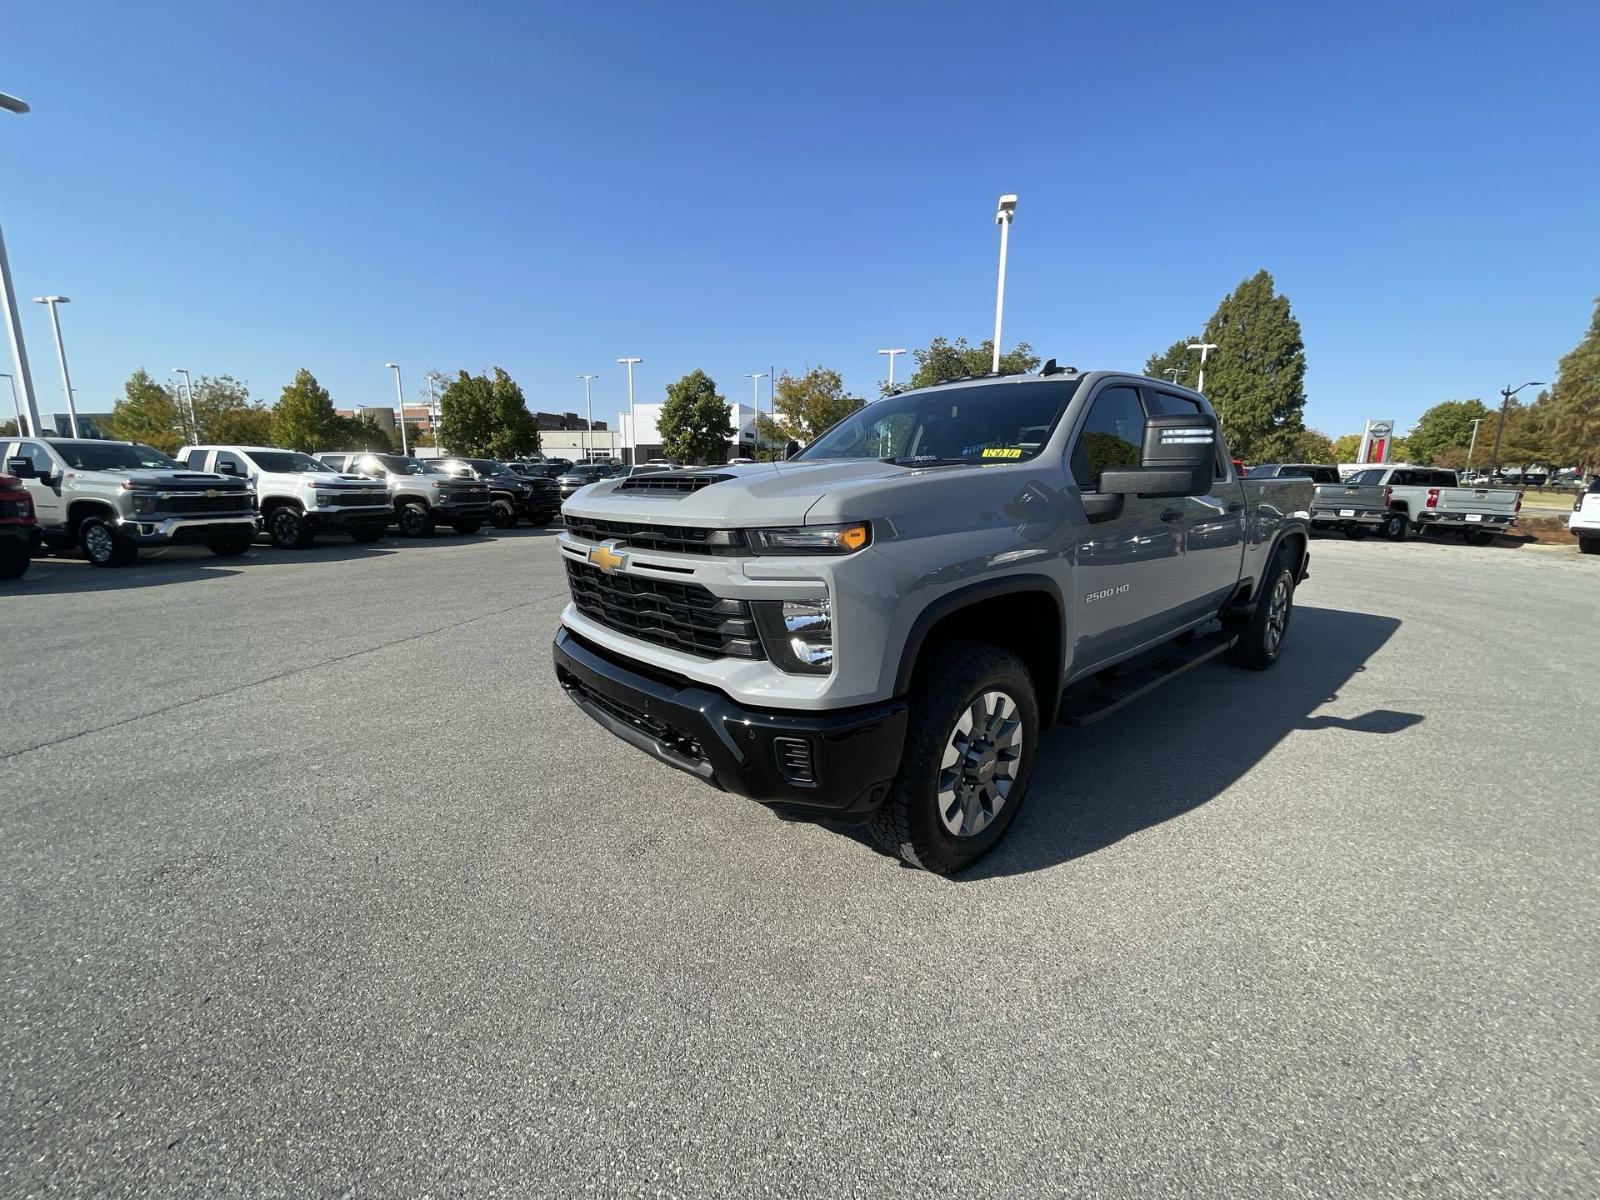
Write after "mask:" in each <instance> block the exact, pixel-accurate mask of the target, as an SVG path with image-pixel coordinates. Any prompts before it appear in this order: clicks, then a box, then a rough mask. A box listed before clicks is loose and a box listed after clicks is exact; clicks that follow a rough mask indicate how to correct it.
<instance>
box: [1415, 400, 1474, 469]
mask: <svg viewBox="0 0 1600 1200" xmlns="http://www.w3.org/2000/svg"><path fill="white" fill-rule="evenodd" d="M1488 415H1489V408H1488V406H1487V405H1486V404H1484V402H1483V401H1482V400H1443V401H1440V402H1439V403H1438V404H1435V405H1434V406H1433V407H1432V408H1430V409H1428V410H1427V411H1426V412H1425V413H1423V414H1422V416H1420V417H1419V418H1417V423H1416V424H1415V425H1413V426H1412V427H1411V432H1410V433H1408V434H1406V444H1407V445H1408V446H1409V447H1410V448H1411V455H1412V457H1411V461H1412V462H1414V463H1420V464H1422V465H1424V466H1428V465H1441V464H1439V462H1438V456H1439V452H1440V451H1442V450H1444V449H1445V448H1446V447H1448V446H1466V445H1470V444H1471V442H1472V423H1473V422H1474V421H1481V420H1483V419H1484V418H1486V417H1488Z"/></svg>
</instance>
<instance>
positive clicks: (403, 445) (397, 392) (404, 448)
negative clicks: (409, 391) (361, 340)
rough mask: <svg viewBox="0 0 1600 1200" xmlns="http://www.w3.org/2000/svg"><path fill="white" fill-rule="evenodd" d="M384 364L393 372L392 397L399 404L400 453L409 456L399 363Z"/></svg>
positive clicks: (404, 403)
mask: <svg viewBox="0 0 1600 1200" xmlns="http://www.w3.org/2000/svg"><path fill="white" fill-rule="evenodd" d="M383 365H384V366H386V367H388V368H389V370H391V371H393V372H394V398H395V400H396V402H397V403H399V405H400V412H399V414H398V415H399V417H400V453H401V454H404V455H406V456H407V457H410V455H411V443H410V441H409V440H407V438H406V390H405V388H404V387H402V386H401V385H400V364H399V363H384V364H383Z"/></svg>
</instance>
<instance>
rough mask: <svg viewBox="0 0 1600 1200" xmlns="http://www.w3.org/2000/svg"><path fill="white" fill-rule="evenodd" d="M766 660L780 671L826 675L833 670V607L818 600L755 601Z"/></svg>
mask: <svg viewBox="0 0 1600 1200" xmlns="http://www.w3.org/2000/svg"><path fill="white" fill-rule="evenodd" d="M750 608H751V611H752V612H753V613H754V614H755V618H756V627H757V628H758V629H759V630H760V631H761V641H762V644H763V645H764V646H765V647H766V650H767V657H769V658H770V659H772V662H773V664H774V665H775V666H777V667H778V669H779V670H783V671H788V672H790V673H791V674H796V675H826V674H827V673H828V672H829V671H831V670H832V669H833V605H832V603H831V602H830V601H829V600H828V599H827V598H826V597H824V598H822V599H819V600H756V601H753V602H752V603H751V605H750Z"/></svg>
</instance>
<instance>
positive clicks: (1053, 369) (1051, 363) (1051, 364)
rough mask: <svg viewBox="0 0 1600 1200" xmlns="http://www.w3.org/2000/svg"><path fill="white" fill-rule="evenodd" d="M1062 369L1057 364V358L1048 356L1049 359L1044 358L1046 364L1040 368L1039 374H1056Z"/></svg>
mask: <svg viewBox="0 0 1600 1200" xmlns="http://www.w3.org/2000/svg"><path fill="white" fill-rule="evenodd" d="M1060 370H1061V368H1060V367H1058V366H1056V360H1055V359H1053V358H1047V359H1045V360H1044V366H1042V367H1040V368H1039V374H1041V375H1054V374H1056V373H1057V372H1058V371H1060Z"/></svg>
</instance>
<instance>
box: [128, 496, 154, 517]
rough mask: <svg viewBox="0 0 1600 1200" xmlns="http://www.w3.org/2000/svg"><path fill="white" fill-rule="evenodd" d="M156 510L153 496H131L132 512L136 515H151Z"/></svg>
mask: <svg viewBox="0 0 1600 1200" xmlns="http://www.w3.org/2000/svg"><path fill="white" fill-rule="evenodd" d="M155 510H156V498H155V496H154V495H153V494H150V493H145V494H144V495H140V494H139V493H137V492H135V493H134V496H133V511H134V512H136V513H153V512H155Z"/></svg>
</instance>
